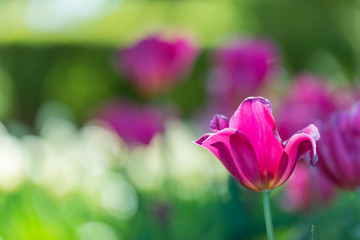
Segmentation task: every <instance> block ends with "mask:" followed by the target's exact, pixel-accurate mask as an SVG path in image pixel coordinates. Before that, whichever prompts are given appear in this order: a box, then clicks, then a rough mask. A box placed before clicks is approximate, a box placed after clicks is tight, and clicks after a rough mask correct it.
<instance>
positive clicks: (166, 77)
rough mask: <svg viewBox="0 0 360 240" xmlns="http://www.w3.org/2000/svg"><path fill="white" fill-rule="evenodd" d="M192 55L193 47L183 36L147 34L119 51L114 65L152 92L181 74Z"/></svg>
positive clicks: (164, 88) (164, 87)
mask: <svg viewBox="0 0 360 240" xmlns="http://www.w3.org/2000/svg"><path fill="white" fill-rule="evenodd" d="M196 56H197V50H196V48H195V47H194V46H193V45H192V43H191V42H189V41H188V40H186V39H183V38H176V39H174V40H173V41H167V40H164V39H163V38H161V37H160V36H151V37H148V38H145V39H143V40H141V41H140V42H138V43H136V44H135V45H134V46H132V47H129V48H127V49H125V50H123V51H120V52H119V54H118V66H119V68H120V69H121V70H123V71H124V73H125V74H126V75H127V76H128V77H129V78H130V80H131V81H132V83H133V84H134V85H135V87H136V88H137V89H138V90H139V91H140V92H141V93H143V94H145V95H156V94H159V93H163V92H165V91H167V90H169V89H170V88H171V87H173V86H174V85H175V84H176V83H177V82H178V81H179V80H181V79H182V78H184V77H185V76H186V74H187V73H188V72H189V70H190V68H191V66H192V64H193V62H194V60H195V58H196Z"/></svg>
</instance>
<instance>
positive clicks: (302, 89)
mask: <svg viewBox="0 0 360 240" xmlns="http://www.w3.org/2000/svg"><path fill="white" fill-rule="evenodd" d="M355 98H356V96H355V95H354V93H352V92H351V91H350V90H349V89H346V88H343V89H341V92H340V91H334V89H333V87H332V86H331V85H330V84H329V83H328V82H326V81H325V80H324V79H322V78H320V77H318V76H315V75H311V74H306V73H305V74H300V75H298V76H297V77H295V78H294V79H293V83H292V85H291V86H290V88H289V90H288V92H287V95H286V97H285V99H284V101H283V104H282V106H280V110H279V112H278V125H277V126H278V130H279V133H280V134H281V136H284V137H285V138H287V137H290V136H291V135H292V134H293V133H294V132H295V131H297V129H301V128H303V127H305V126H307V125H309V124H310V123H320V122H323V121H327V119H328V118H329V117H330V115H331V114H332V113H333V112H334V111H337V110H339V109H346V108H348V107H350V106H351V105H352V104H353V103H354V99H355Z"/></svg>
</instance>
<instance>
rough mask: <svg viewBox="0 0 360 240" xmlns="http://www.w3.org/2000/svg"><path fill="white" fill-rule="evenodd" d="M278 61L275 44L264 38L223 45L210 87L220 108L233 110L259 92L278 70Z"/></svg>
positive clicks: (215, 63) (215, 59) (216, 60)
mask: <svg viewBox="0 0 360 240" xmlns="http://www.w3.org/2000/svg"><path fill="white" fill-rule="evenodd" d="M277 62H278V53H277V50H276V48H275V46H274V45H273V44H272V43H271V42H270V41H268V40H264V39H247V40H237V41H234V42H232V43H230V44H228V45H227V46H225V47H223V48H220V49H219V50H218V51H217V52H216V53H215V56H214V67H213V73H212V80H213V82H212V84H211V89H210V91H211V94H212V95H213V96H215V97H216V99H217V104H219V106H220V107H221V108H220V109H222V110H223V109H224V106H229V108H230V109H231V110H232V109H234V108H235V107H237V104H238V103H239V102H240V101H241V100H242V99H244V98H245V97H246V96H249V95H252V94H254V93H256V92H257V91H258V90H259V88H260V87H261V86H263V85H264V83H265V82H266V81H267V80H269V79H270V77H271V76H272V75H273V74H274V73H275V72H276V70H277V67H278V66H277ZM214 104H215V103H214ZM230 109H229V110H230Z"/></svg>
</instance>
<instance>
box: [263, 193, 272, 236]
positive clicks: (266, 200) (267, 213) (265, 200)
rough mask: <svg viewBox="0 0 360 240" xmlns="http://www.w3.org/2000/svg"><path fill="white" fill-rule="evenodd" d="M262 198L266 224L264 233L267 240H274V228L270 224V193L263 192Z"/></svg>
mask: <svg viewBox="0 0 360 240" xmlns="http://www.w3.org/2000/svg"><path fill="white" fill-rule="evenodd" d="M262 196H263V205H264V216H265V224H266V232H267V236H268V239H269V240H275V235H274V227H273V224H272V218H271V210H270V191H264V192H263V193H262Z"/></svg>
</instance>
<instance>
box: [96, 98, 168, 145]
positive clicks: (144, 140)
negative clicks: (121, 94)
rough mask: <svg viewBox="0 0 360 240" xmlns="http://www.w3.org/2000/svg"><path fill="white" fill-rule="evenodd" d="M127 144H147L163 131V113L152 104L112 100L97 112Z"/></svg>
mask: <svg viewBox="0 0 360 240" xmlns="http://www.w3.org/2000/svg"><path fill="white" fill-rule="evenodd" d="M97 116H98V118H100V119H102V120H104V121H105V122H106V123H107V124H108V125H109V126H110V128H111V129H112V130H114V131H115V132H116V133H117V134H118V135H119V136H120V137H121V138H122V139H123V140H124V141H125V142H126V143H127V144H128V145H130V146H133V145H148V144H149V143H150V142H151V140H152V138H153V137H154V136H155V135H156V134H158V133H163V132H164V120H165V116H164V115H163V113H162V112H161V111H160V110H159V109H157V108H155V107H153V106H149V105H147V106H141V105H137V104H134V103H130V102H127V101H112V102H109V103H107V104H105V105H104V106H103V107H102V108H101V109H100V110H99V112H98V113H97Z"/></svg>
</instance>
